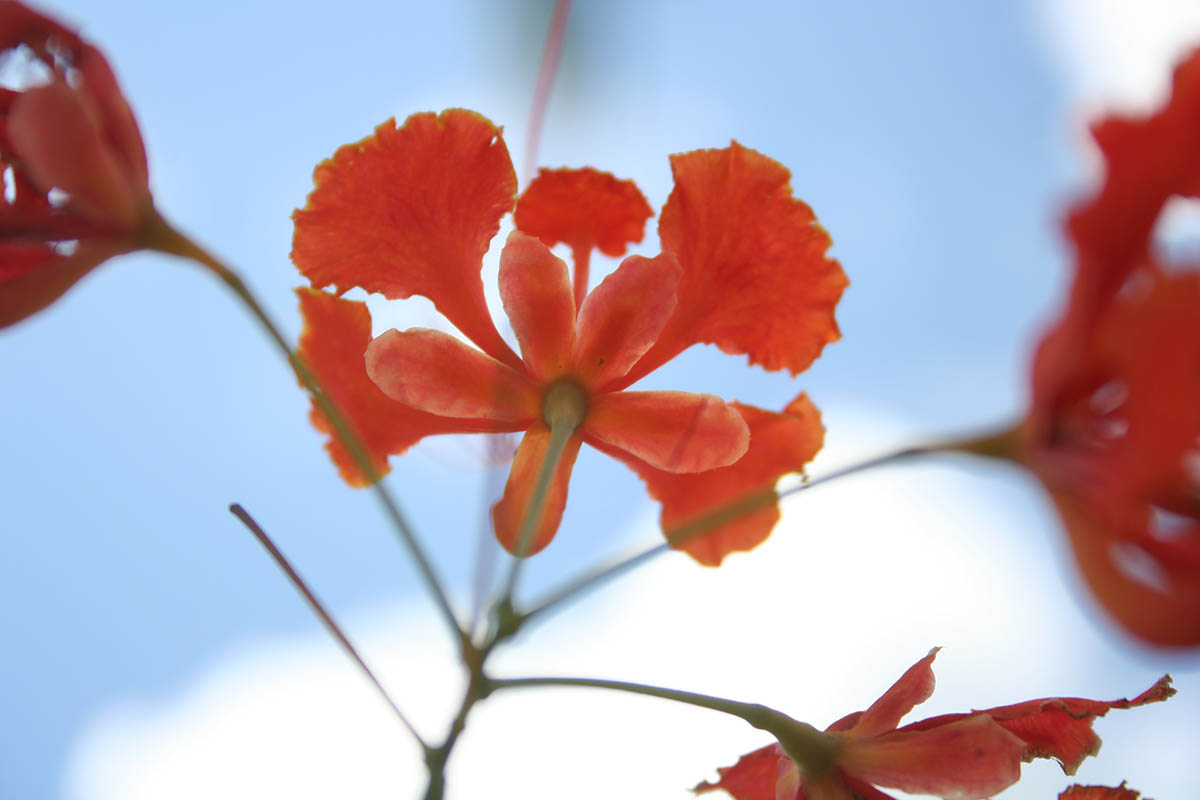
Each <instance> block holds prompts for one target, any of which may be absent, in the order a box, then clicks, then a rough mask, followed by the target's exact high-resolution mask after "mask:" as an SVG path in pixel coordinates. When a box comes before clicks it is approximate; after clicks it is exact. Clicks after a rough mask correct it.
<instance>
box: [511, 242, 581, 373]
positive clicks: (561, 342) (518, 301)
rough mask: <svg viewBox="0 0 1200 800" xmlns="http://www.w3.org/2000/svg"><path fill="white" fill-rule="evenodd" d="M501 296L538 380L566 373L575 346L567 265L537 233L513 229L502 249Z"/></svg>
mask: <svg viewBox="0 0 1200 800" xmlns="http://www.w3.org/2000/svg"><path fill="white" fill-rule="evenodd" d="M500 298H501V300H502V301H503V302H504V312H505V313H506V314H508V319H509V321H510V322H511V323H512V328H513V333H515V334H516V336H517V342H519V343H520V345H521V355H522V357H523V358H524V360H525V366H526V367H528V368H529V371H530V372H531V373H533V375H534V377H535V378H537V379H538V380H540V381H550V380H553V379H554V378H557V377H560V376H561V375H563V374H564V373H565V372H566V371H567V369H568V367H570V365H571V352H572V351H573V350H574V348H575V299H574V297H573V296H572V294H571V280H570V278H569V277H568V275H567V265H566V264H564V263H563V261H562V259H561V258H558V257H557V256H555V255H554V254H553V253H551V252H550V251H549V250H547V249H546V245H544V244H542V243H541V242H539V241H538V240H537V239H535V238H533V237H532V236H526V235H525V234H523V233H521V232H520V231H513V232H512V233H511V234H509V236H508V241H507V242H506V243H505V244H504V250H503V251H502V252H501V253H500Z"/></svg>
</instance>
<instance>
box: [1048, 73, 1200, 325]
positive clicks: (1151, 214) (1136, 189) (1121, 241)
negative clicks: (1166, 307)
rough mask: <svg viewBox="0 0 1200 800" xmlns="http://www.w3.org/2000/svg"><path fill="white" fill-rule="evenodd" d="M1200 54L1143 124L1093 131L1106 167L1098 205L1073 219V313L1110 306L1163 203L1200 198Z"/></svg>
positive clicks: (1126, 122)
mask: <svg viewBox="0 0 1200 800" xmlns="http://www.w3.org/2000/svg"><path fill="white" fill-rule="evenodd" d="M1197 131H1200V51H1197V52H1195V53H1193V54H1192V55H1191V57H1190V58H1188V60H1187V61H1185V62H1183V63H1182V64H1180V65H1179V67H1178V68H1176V70H1175V79H1174V86H1173V90H1172V94H1171V99H1170V102H1169V103H1168V104H1167V105H1166V106H1165V107H1164V108H1163V109H1161V110H1160V111H1159V112H1158V113H1156V114H1154V115H1152V116H1149V117H1146V118H1145V119H1137V120H1134V119H1120V118H1110V119H1107V120H1104V121H1103V122H1101V123H1100V124H1099V125H1097V126H1096V127H1095V129H1094V131H1093V133H1094V135H1095V137H1096V142H1097V143H1098V144H1099V145H1100V149H1101V150H1102V151H1103V153H1104V159H1105V162H1106V165H1107V174H1106V175H1105V179H1104V185H1103V187H1102V189H1101V191H1100V193H1099V194H1098V195H1097V196H1096V197H1095V199H1094V200H1093V201H1092V202H1090V203H1088V204H1086V205H1084V206H1083V207H1081V208H1080V209H1079V210H1078V211H1076V212H1075V213H1074V214H1072V215H1071V218H1070V220H1069V222H1068V231H1069V232H1070V234H1071V237H1072V239H1073V240H1074V241H1075V246H1076V248H1077V250H1078V252H1079V270H1078V273H1077V275H1076V281H1075V288H1074V296H1073V298H1072V307H1073V308H1074V309H1075V310H1076V311H1078V312H1081V313H1083V314H1084V315H1085V316H1086V315H1088V314H1090V313H1093V312H1094V311H1095V310H1096V308H1097V307H1098V306H1100V305H1102V304H1103V303H1105V302H1107V301H1108V299H1109V298H1111V297H1112V296H1113V295H1114V294H1116V292H1117V290H1118V289H1120V287H1121V285H1122V284H1123V283H1124V282H1125V279H1126V278H1127V277H1128V276H1129V275H1130V273H1131V272H1132V271H1133V270H1134V269H1135V268H1136V267H1137V266H1138V265H1139V263H1141V260H1142V258H1143V256H1144V255H1145V254H1146V248H1147V246H1148V245H1149V243H1150V238H1151V233H1152V231H1153V229H1154V226H1155V224H1156V222H1157V220H1158V216H1159V213H1160V211H1161V210H1162V207H1163V204H1164V203H1166V201H1167V199H1168V198H1169V197H1171V196H1172V195H1175V194H1180V195H1196V194H1200V148H1197V147H1196V132H1197Z"/></svg>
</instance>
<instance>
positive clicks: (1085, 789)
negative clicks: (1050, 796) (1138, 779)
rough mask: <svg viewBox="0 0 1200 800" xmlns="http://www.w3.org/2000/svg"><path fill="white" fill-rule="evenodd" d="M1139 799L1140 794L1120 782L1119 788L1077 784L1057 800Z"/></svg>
mask: <svg viewBox="0 0 1200 800" xmlns="http://www.w3.org/2000/svg"><path fill="white" fill-rule="evenodd" d="M1139 797H1141V793H1140V792H1135V791H1134V790H1133V789H1130V788H1128V787H1126V786H1125V782H1124V781H1121V785H1120V786H1080V785H1079V784H1078V783H1077V784H1075V785H1074V786H1068V787H1067V788H1066V789H1063V790H1062V791H1061V792H1060V793H1059V795H1058V800H1138V798H1139Z"/></svg>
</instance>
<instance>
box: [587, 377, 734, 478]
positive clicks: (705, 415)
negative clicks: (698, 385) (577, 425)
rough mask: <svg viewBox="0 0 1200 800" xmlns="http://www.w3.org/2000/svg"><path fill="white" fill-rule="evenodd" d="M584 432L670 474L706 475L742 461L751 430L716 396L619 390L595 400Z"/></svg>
mask: <svg viewBox="0 0 1200 800" xmlns="http://www.w3.org/2000/svg"><path fill="white" fill-rule="evenodd" d="M583 432H584V434H585V436H587V437H588V441H589V442H591V441H592V440H594V439H598V440H599V441H600V442H602V443H603V444H606V445H608V446H609V447H612V448H616V449H618V450H621V451H623V452H625V453H628V454H630V455H633V456H634V457H636V458H638V459H640V460H642V461H645V462H646V463H647V464H649V465H651V466H652V467H654V468H656V469H662V470H666V471H668V472H703V471H705V470H711V469H715V468H717V467H723V466H727V465H729V464H731V463H733V462H734V461H736V460H737V459H739V458H741V456H742V454H744V453H745V452H746V447H747V446H748V444H749V442H750V433H749V429H748V428H747V427H746V423H745V422H744V421H743V420H742V416H741V414H739V413H738V410H737V408H735V407H734V406H733V405H731V404H728V403H726V402H725V401H724V400H722V399H721V398H719V397H714V396H713V395H711V394H691V393H689V392H616V393H614V394H601V395H597V396H595V397H593V398H592V405H591V407H590V408H589V409H588V412H587V418H586V420H585V421H584V424H583Z"/></svg>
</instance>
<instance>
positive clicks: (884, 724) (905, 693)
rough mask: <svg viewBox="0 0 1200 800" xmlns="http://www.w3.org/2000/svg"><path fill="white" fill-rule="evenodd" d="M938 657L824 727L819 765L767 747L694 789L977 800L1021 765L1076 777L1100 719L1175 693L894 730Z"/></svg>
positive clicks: (785, 798)
mask: <svg viewBox="0 0 1200 800" xmlns="http://www.w3.org/2000/svg"><path fill="white" fill-rule="evenodd" d="M936 655H937V649H934V650H932V651H931V652H930V653H929V655H927V656H925V658H923V659H921V660H920V661H918V662H917V663H916V664H914V665H913V666H912V667H910V668H909V669H908V671H907V672H905V673H904V675H902V676H901V677H900V680H898V681H896V683H895V684H893V685H892V687H891V688H890V689H888V690H887V691H886V692H884V693H883V696H882V697H880V698H879V699H878V700H876V701H875V702H874V703H873V704H872V705H871V707H870V708H868V709H867V710H866V711H858V712H855V713H853V714H850V715H848V716H846V717H843V718H842V719H840V720H838V721H837V722H835V723H833V724H832V725H830V726H829V727H828V728H826V729H825V733H826V735H827V736H828V745H829V747H828V748H827V749H825V750H824V752H822V753H814V754H812V755H815V756H816V757H815V758H812V757H806V756H808V755H809V754H806V753H793V754H792V755H793V756H796V760H795V761H793V759H792V757H790V756H789V755H788V754H787V753H785V752H784V750H783V748H782V747H781V746H780V745H778V744H774V745H768V746H767V747H763V748H760V749H758V750H755V751H754V752H752V753H749V754H747V755H745V756H742V758H741V759H740V760H739V761H738V762H737V763H736V764H734V765H733V766H732V767H726V768H724V769H718V770H717V772H718V773H719V775H720V779H719V780H717V782H716V783H708V782H705V783H701V784H700V785H699V786H697V787H696V788H695V790H694V791H695V792H696V793H698V794H700V793H704V792H710V791H713V790H714V789H724V790H725V791H727V792H728V793H729V794H731V795H732V796H733V797H734V798H736V800H852V798H862V800H892V797H891V795H888V794H886V793H884V792H882V791H880V790H879V789H877V788H875V787H876V786H882V787H886V788H890V789H899V790H900V791H903V792H909V793H912V794H931V795H937V796H939V797H954V798H959V800H976V798H983V797H988V796H990V795H992V794H995V793H996V792H1000V791H1002V790H1004V789H1005V788H1007V787H1008V786H1011V785H1012V784H1014V783H1016V782H1017V780H1018V779H1019V778H1020V777H1021V762H1022V761H1032V760H1033V759H1035V758H1054V759H1056V760H1057V761H1058V762H1059V764H1060V765H1061V766H1062V768H1063V771H1064V772H1066V773H1067V774H1068V775H1073V774H1075V770H1076V769H1078V767H1079V765H1080V763H1082V761H1083V760H1084V759H1085V758H1086V757H1088V756H1089V755H1095V754H1096V752H1097V751H1098V750H1099V749H1100V738H1099V737H1098V736H1096V734H1095V733H1094V732H1093V731H1092V722H1093V721H1094V720H1095V719H1096V718H1097V717H1102V716H1104V715H1105V714H1107V713H1108V712H1109V710H1111V709H1114V708H1132V707H1134V706H1140V705H1144V704H1146V703H1153V702H1157V701H1159V700H1166V699H1167V698H1168V697H1170V696H1171V695H1173V694H1174V693H1175V690H1174V689H1172V688H1171V685H1170V683H1171V679H1170V676H1166V675H1164V676H1163V677H1162V678H1161V679H1160V680H1159V681H1158V682H1157V683H1155V684H1154V686H1152V687H1150V688H1149V689H1147V690H1146V691H1145V692H1143V693H1142V694H1140V695H1138V696H1137V697H1135V698H1134V699H1133V700H1114V701H1111V702H1103V701H1099V700H1084V699H1081V698H1075V697H1051V698H1044V699H1042V700H1030V701H1028V702H1025V703H1017V704H1015V705H1010V706H1000V707H998V708H989V709H987V710H984V711H971V712H969V713H965V714H944V715H942V716H938V717H931V718H929V719H925V720H922V721H920V722H914V723H911V724H909V725H905V726H904V727H902V728H899V727H897V725H899V723H900V719H901V718H902V717H904V716H905V715H906V714H908V713H909V712H910V711H912V709H913V708H914V707H915V706H917V705H919V704H921V703H923V702H925V701H926V700H928V699H929V698H930V696H932V694H933V688H934V678H933V668H932V664H933V659H934V657H935V656H936ZM830 754H832V757H830ZM797 762H799V763H800V764H801V766H797Z"/></svg>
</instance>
